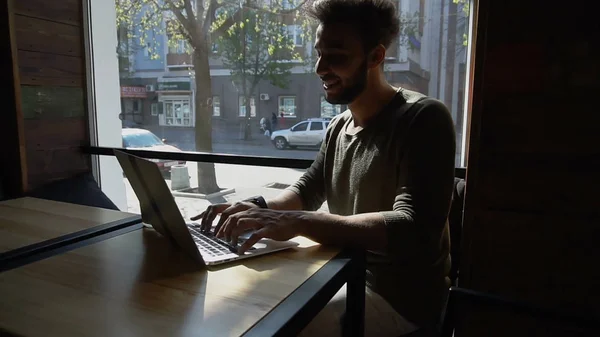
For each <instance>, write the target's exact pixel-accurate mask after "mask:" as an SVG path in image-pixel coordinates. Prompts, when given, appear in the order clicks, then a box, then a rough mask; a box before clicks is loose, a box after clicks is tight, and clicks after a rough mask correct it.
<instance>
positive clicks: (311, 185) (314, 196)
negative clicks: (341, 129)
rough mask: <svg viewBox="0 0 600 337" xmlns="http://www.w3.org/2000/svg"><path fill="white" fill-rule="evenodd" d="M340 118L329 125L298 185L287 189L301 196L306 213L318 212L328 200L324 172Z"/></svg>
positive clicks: (295, 184) (334, 119) (335, 118)
mask: <svg viewBox="0 0 600 337" xmlns="http://www.w3.org/2000/svg"><path fill="white" fill-rule="evenodd" d="M340 116H341V115H338V116H336V117H334V118H333V120H332V121H331V122H330V123H329V127H328V128H327V131H326V133H325V138H324V140H323V143H322V144H321V148H320V150H319V153H318V154H317V157H316V158H315V161H314V162H313V163H312V165H311V166H310V167H309V168H308V169H307V170H306V172H305V173H304V174H303V175H302V176H301V177H300V179H298V181H297V182H296V183H294V184H293V185H292V186H290V187H288V188H287V189H288V190H290V191H292V192H294V193H296V194H297V195H298V196H300V199H301V200H302V207H303V209H304V210H305V211H316V210H318V209H319V208H320V207H321V206H322V205H323V203H324V202H325V200H326V199H327V193H326V190H325V186H326V184H325V171H324V165H325V154H326V152H327V147H328V144H329V143H330V141H331V138H332V134H333V133H334V132H333V130H334V128H336V126H337V124H338V122H339V120H340V119H341V118H340Z"/></svg>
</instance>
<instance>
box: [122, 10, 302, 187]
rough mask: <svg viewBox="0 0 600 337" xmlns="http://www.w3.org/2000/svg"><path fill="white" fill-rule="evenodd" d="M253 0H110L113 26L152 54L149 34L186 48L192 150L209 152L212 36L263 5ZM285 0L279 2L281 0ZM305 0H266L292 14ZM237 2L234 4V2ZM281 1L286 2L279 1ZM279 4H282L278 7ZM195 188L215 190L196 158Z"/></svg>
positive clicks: (210, 172) (210, 171)
mask: <svg viewBox="0 0 600 337" xmlns="http://www.w3.org/2000/svg"><path fill="white" fill-rule="evenodd" d="M261 2H262V1H258V0H239V2H238V1H233V0H115V4H116V11H117V27H124V28H125V29H126V30H127V32H128V33H127V34H128V38H129V39H131V40H132V41H135V42H136V44H138V45H140V46H144V47H147V48H148V49H149V51H150V53H152V54H153V55H158V53H157V50H156V49H155V48H156V44H152V43H151V44H148V42H147V41H150V40H151V39H152V38H153V37H156V36H163V35H164V34H165V33H166V34H167V36H169V43H174V42H176V41H179V40H184V41H186V42H187V45H188V46H189V48H190V52H191V53H192V65H193V71H194V81H195V87H196V95H195V102H194V103H195V104H194V105H195V109H196V110H195V125H196V130H195V133H196V137H195V138H196V151H201V152H212V124H211V119H212V104H211V102H212V99H211V98H212V93H211V88H212V85H211V78H210V68H209V55H210V54H211V51H212V41H213V40H214V39H219V38H220V37H223V36H226V35H228V31H229V30H230V29H231V28H232V27H234V25H237V24H239V23H241V22H242V16H243V15H244V14H243V13H244V12H245V11H247V10H265V6H263V5H261V4H260V3H261ZM283 2H285V3H283ZM304 3H305V1H301V2H298V3H296V2H295V1H294V2H290V0H280V1H278V0H272V1H271V6H270V7H269V8H268V11H270V12H272V13H277V14H282V15H285V14H292V13H295V12H297V11H298V9H300V8H302V6H303V5H304ZM290 4H292V5H290ZM235 5H237V7H236V6H235ZM284 5H287V6H284ZM225 7H227V8H235V9H234V10H232V11H231V12H229V11H228V15H224V16H219V17H218V18H217V11H219V10H220V9H222V8H225ZM284 7H285V8H284ZM197 175H198V189H199V192H201V193H205V194H209V193H214V192H217V191H219V190H220V188H219V186H218V185H217V180H216V175H215V166H214V164H213V163H198V173H197Z"/></svg>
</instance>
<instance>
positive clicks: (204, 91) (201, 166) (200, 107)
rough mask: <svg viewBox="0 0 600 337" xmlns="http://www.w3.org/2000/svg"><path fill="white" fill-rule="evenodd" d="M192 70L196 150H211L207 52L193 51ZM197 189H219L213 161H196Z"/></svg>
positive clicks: (202, 190)
mask: <svg viewBox="0 0 600 337" xmlns="http://www.w3.org/2000/svg"><path fill="white" fill-rule="evenodd" d="M193 62H194V71H195V81H196V95H195V106H196V117H195V118H196V119H195V120H196V151H200V152H212V105H211V104H209V103H210V102H211V101H212V100H211V98H212V85H211V80H210V68H209V65H208V54H207V53H206V52H202V51H195V52H194V61H193ZM198 190H199V192H200V193H204V194H210V193H215V192H218V191H220V188H219V185H217V177H216V175H215V164H214V163H198Z"/></svg>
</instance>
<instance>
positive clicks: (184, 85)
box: [158, 82, 191, 91]
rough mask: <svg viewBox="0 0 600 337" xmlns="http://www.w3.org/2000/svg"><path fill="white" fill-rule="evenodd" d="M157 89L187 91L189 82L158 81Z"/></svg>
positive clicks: (189, 87) (189, 86)
mask: <svg viewBox="0 0 600 337" xmlns="http://www.w3.org/2000/svg"><path fill="white" fill-rule="evenodd" d="M158 90H159V91H189V90H191V85H190V82H159V83H158Z"/></svg>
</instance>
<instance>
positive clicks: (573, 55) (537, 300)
mask: <svg viewBox="0 0 600 337" xmlns="http://www.w3.org/2000/svg"><path fill="white" fill-rule="evenodd" d="M591 3H592V2H591V1H573V2H569V3H560V4H559V3H550V2H547V1H541V0H540V1H521V0H504V1H492V0H481V1H479V6H480V8H479V23H478V28H477V33H478V36H477V41H476V45H475V65H474V67H475V71H474V78H473V81H474V86H473V92H472V97H473V98H472V100H473V102H472V114H471V127H472V129H471V134H470V150H469V156H468V171H467V187H466V205H465V218H464V238H463V243H464V245H463V247H462V249H463V256H465V257H464V258H463V259H462V262H464V263H463V264H462V266H461V279H460V285H461V286H463V287H468V288H473V289H477V290H483V291H487V292H492V293H496V294H500V295H504V296H506V297H509V298H515V299H519V300H523V301H527V302H530V303H534V304H537V305H539V306H543V307H550V308H560V309H564V310H576V311H578V312H582V313H585V314H589V315H592V314H595V315H597V316H598V315H600V306H598V303H600V276H599V271H598V268H597V266H598V261H600V249H599V248H598V247H599V244H598V239H599V238H600V226H599V225H600V214H599V212H600V197H599V196H598V190H599V188H600V175H599V172H600V131H599V130H600V111H599V110H600V108H599V107H598V101H597V97H598V92H600V91H599V90H600V88H599V79H600V52H599V47H600V46H599V41H600V29H599V26H598V22H599V20H598V18H597V15H596V12H594V10H593V9H592V7H591ZM497 317H502V316H497ZM503 318H504V319H502V318H500V321H495V322H489V321H485V320H483V321H475V320H472V319H473V317H471V319H469V321H470V327H469V329H468V330H465V331H463V333H457V336H484V335H485V336H520V335H529V336H534V335H536V336H537V335H572V333H565V332H564V331H561V330H560V329H558V328H556V327H555V326H553V325H552V324H548V325H547V328H546V331H544V332H543V334H538V333H534V332H533V330H528V327H531V326H532V325H530V324H531V322H526V318H524V317H520V318H518V319H516V318H514V317H513V318H512V319H506V317H503ZM477 328H481V329H480V330H478V329H477ZM490 328H491V329H492V330H493V333H491V334H490V330H488V329H490ZM466 331H468V332H469V333H466Z"/></svg>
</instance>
